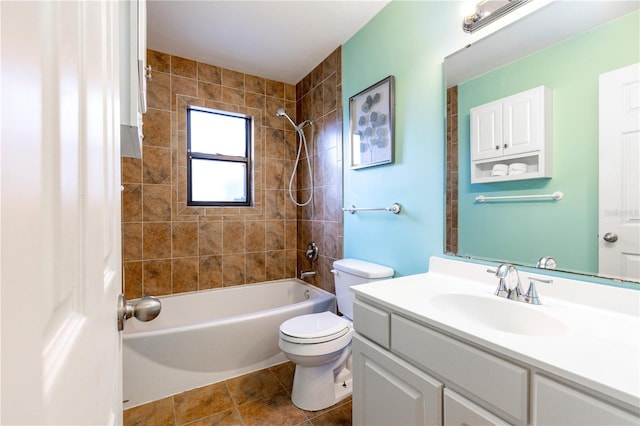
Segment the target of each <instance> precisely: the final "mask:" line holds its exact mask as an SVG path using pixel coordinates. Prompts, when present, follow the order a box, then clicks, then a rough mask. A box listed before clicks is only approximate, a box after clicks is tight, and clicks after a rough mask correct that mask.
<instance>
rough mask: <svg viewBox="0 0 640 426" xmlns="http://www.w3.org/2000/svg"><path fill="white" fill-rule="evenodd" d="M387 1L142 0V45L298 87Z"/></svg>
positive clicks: (388, 0)
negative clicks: (144, 7)
mask: <svg viewBox="0 0 640 426" xmlns="http://www.w3.org/2000/svg"><path fill="white" fill-rule="evenodd" d="M389 2H390V0H355V1H352V0H322V1H321V0H304V1H272V0H261V1H244V0H235V1H223V0H214V1H204V0H200V1H182V0H169V1H168V0H147V47H148V48H149V49H152V50H157V51H160V52H164V53H169V54H171V55H176V56H181V57H184V58H188V59H193V60H196V61H199V62H205V63H208V64H213V65H218V66H221V67H223V68H227V69H232V70H235V71H240V72H243V73H246V74H251V75H256V76H260V77H265V78H269V79H272V80H276V81H282V82H285V83H291V84H296V83H298V82H299V81H300V80H302V78H303V77H304V76H305V75H307V74H308V73H309V72H311V71H312V70H313V69H314V68H315V67H316V66H317V65H318V64H320V63H321V62H322V61H323V60H324V59H325V58H326V57H327V56H329V54H331V52H333V51H334V50H335V49H336V48H337V47H338V46H340V45H342V44H344V43H345V42H346V41H347V40H349V38H351V36H353V35H354V34H355V33H356V32H358V30H360V29H361V28H362V27H363V26H364V25H365V24H366V23H367V22H369V20H370V19H371V18H372V17H373V16H375V15H376V14H377V13H378V12H379V11H380V10H381V9H382V8H384V7H385V6H386V5H387V4H388V3H389Z"/></svg>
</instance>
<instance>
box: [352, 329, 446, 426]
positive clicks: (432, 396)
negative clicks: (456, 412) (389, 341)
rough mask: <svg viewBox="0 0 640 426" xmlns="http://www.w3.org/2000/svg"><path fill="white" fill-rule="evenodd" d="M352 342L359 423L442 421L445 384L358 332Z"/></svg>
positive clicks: (402, 425)
mask: <svg viewBox="0 0 640 426" xmlns="http://www.w3.org/2000/svg"><path fill="white" fill-rule="evenodd" d="M352 344H353V366H354V371H353V375H354V380H353V386H354V389H353V423H354V424H355V425H367V426H375V425H380V426H387V425H395V426H405V425H406V426H420V425H424V426H427V425H440V424H442V408H441V407H442V389H443V385H442V383H440V382H438V381H437V380H435V379H434V378H432V377H430V376H429V375H427V374H425V373H424V372H422V371H420V370H419V369H417V368H415V367H413V366H412V365H410V364H409V363H407V362H405V361H403V360H401V359H400V358H398V357H396V356H394V355H393V354H391V353H389V352H387V351H385V350H384V349H382V348H381V347H380V346H378V345H376V344H374V343H372V342H370V341H368V340H367V339H365V338H363V337H361V336H359V335H357V334H356V335H354V337H353V343H352Z"/></svg>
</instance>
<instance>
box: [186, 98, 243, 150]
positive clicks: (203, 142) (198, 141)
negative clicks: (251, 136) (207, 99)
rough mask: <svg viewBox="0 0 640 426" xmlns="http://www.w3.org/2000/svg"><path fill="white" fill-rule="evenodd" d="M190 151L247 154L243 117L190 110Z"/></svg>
mask: <svg viewBox="0 0 640 426" xmlns="http://www.w3.org/2000/svg"><path fill="white" fill-rule="evenodd" d="M190 114H191V117H190V131H191V135H190V136H191V151H192V152H201V153H204V154H218V155H230V156H238V157H246V156H247V144H246V140H247V126H246V120H245V119H244V118H239V117H236V116H231V115H223V114H219V113H214V112H208V111H199V110H196V109H192V110H190Z"/></svg>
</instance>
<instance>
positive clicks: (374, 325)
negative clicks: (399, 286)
mask: <svg viewBox="0 0 640 426" xmlns="http://www.w3.org/2000/svg"><path fill="white" fill-rule="evenodd" d="M390 316H391V315H390V314H389V312H386V311H383V310H382V309H379V308H376V307H374V306H371V305H369V304H367V303H364V302H362V301H360V300H354V302H353V327H354V328H355V330H356V331H357V332H358V333H359V334H361V335H363V336H365V337H366V338H367V339H369V340H371V341H373V342H376V343H377V344H379V345H380V346H382V347H383V348H386V349H389V347H390V345H389V341H390V338H389V322H390Z"/></svg>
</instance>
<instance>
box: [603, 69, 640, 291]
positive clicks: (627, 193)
mask: <svg viewBox="0 0 640 426" xmlns="http://www.w3.org/2000/svg"><path fill="white" fill-rule="evenodd" d="M599 117H600V120H599V124H600V152H599V157H600V196H599V197H600V198H599V199H600V211H599V230H598V233H599V246H598V249H599V273H600V274H601V275H606V276H612V277H618V278H621V279H629V280H633V281H640V171H639V169H640V64H635V65H630V66H627V67H624V68H621V69H619V70H615V71H611V72H608V73H605V74H602V75H600V111H599Z"/></svg>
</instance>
